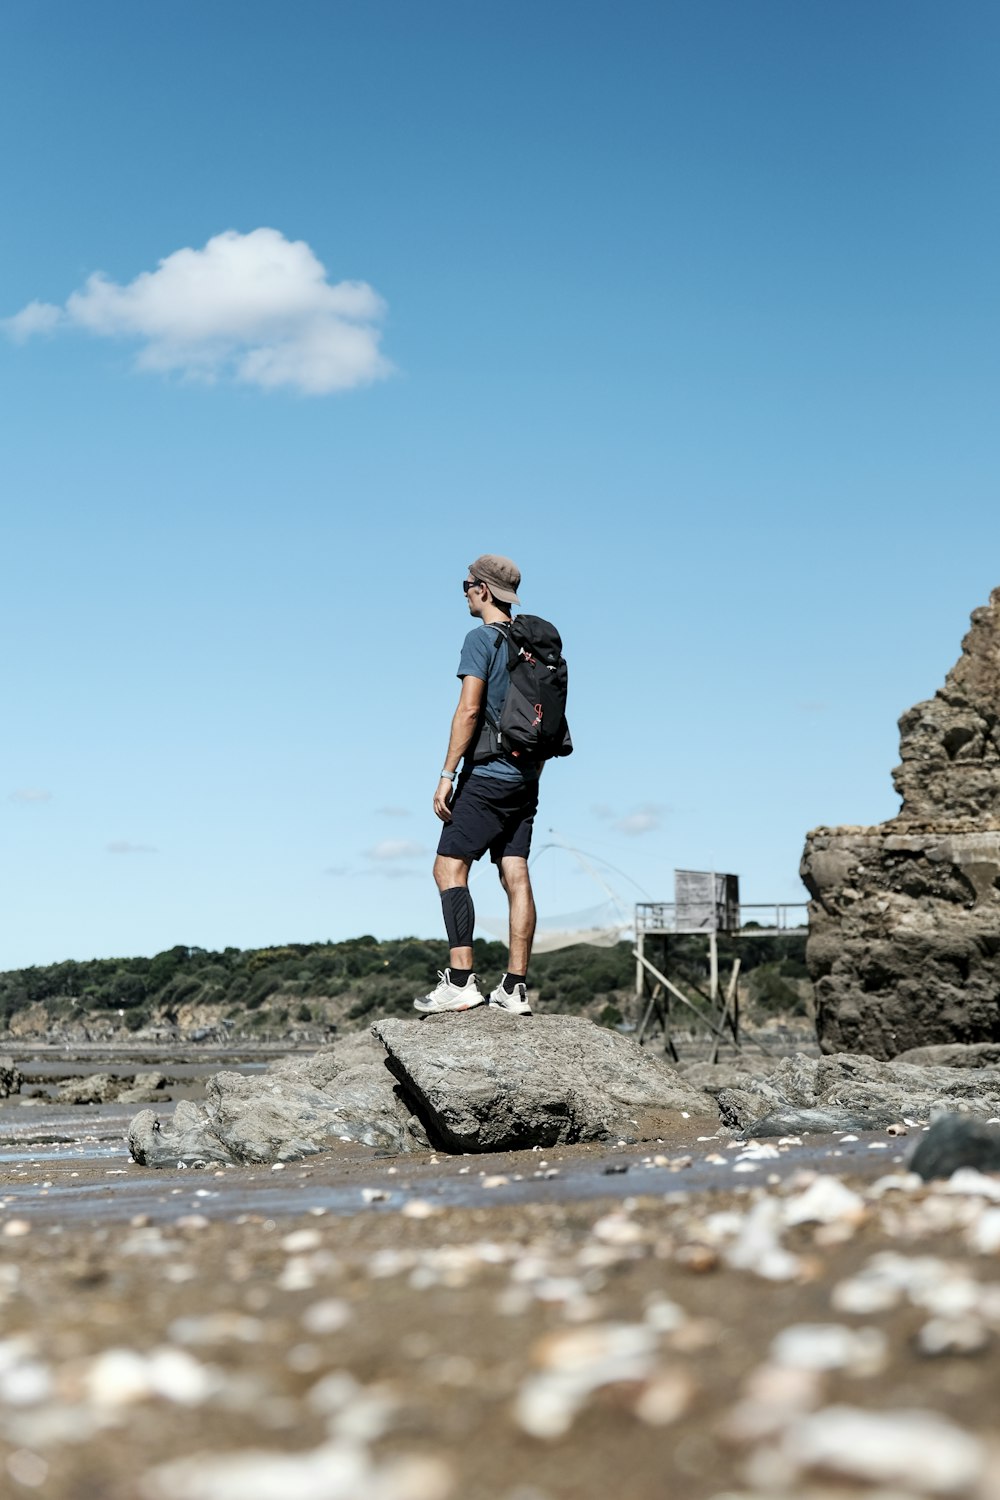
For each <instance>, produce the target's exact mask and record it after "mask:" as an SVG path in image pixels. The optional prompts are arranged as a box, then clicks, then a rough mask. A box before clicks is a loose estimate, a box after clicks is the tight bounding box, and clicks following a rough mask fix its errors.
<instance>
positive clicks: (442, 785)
mask: <svg viewBox="0 0 1000 1500" xmlns="http://www.w3.org/2000/svg"><path fill="white" fill-rule="evenodd" d="M454 790H455V788H454V785H453V784H452V782H450V781H449V780H448V778H447V776H442V777H441V780H440V781H439V782H438V785H437V791H436V792H435V793H434V811H435V812H436V813H437V815H438V817H439V818H440V819H441V822H442V823H450V822H451V809H450V807H449V803H450V802H451V798H452V793H453V792H454Z"/></svg>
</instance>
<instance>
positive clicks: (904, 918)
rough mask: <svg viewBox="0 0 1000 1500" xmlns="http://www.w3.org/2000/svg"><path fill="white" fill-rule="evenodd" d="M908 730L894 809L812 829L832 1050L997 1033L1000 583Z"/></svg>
mask: <svg viewBox="0 0 1000 1500" xmlns="http://www.w3.org/2000/svg"><path fill="white" fill-rule="evenodd" d="M899 731H900V759H901V764H900V765H899V766H897V768H896V770H895V771H894V772H893V782H894V784H895V787H896V790H897V791H898V792H899V794H900V796H901V797H902V799H903V802H902V807H901V808H900V811H899V813H898V814H897V815H896V817H894V818H891V819H890V820H889V821H888V822H887V823H882V824H880V825H879V826H878V827H876V828H818V829H816V830H814V831H813V832H812V833H810V834H809V835H808V837H807V839H806V847H805V852H804V854H803V858H802V871H801V872H802V878H803V880H804V881H805V884H806V886H807V887H808V890H809V893H810V896H811V897H812V901H811V903H810V908H809V942H808V944H807V948H806V962H807V964H808V966H809V971H810V974H811V976H812V980H813V983H814V985H815V987H816V1005H817V1017H816V1025H817V1031H818V1034H819V1040H820V1045H821V1047H822V1048H823V1050H824V1051H825V1052H842V1051H843V1052H868V1053H871V1054H872V1055H873V1056H875V1057H880V1058H888V1057H893V1056H895V1055H896V1053H898V1052H902V1051H904V1050H905V1049H906V1048H908V1047H916V1046H921V1045H924V1044H926V1043H932V1042H954V1041H959V1042H984V1041H998V1040H1000V589H995V590H994V591H993V593H992V595H991V596H990V602H989V604H988V605H987V606H986V607H985V608H983V609H977V610H976V611H975V613H974V614H973V616H972V628H971V630H970V631H969V633H968V635H967V636H966V637H965V640H964V641H963V642H962V655H961V657H960V659H959V660H958V662H957V663H956V664H955V666H954V667H953V668H952V670H951V671H950V672H949V673H948V675H947V677H946V679H945V682H944V686H943V687H942V688H941V689H940V690H939V691H938V692H937V693H936V694H935V696H934V697H933V698H932V699H930V700H929V701H928V702H926V703H918V704H916V705H915V707H913V708H911V709H908V710H907V712H906V713H904V714H903V716H902V718H901V719H900V721H899Z"/></svg>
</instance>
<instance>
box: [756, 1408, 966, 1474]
mask: <svg viewBox="0 0 1000 1500" xmlns="http://www.w3.org/2000/svg"><path fill="white" fill-rule="evenodd" d="M781 1452H782V1455H783V1456H784V1457H785V1458H786V1459H787V1460H788V1461H789V1462H790V1463H791V1465H792V1467H793V1469H797V1470H799V1471H802V1470H806V1471H808V1470H818V1471H820V1472H822V1473H830V1474H836V1475H841V1476H843V1477H844V1478H847V1479H855V1480H861V1481H863V1482H865V1483H869V1484H883V1485H891V1484H895V1485H909V1486H912V1488H913V1489H914V1490H915V1491H916V1492H917V1494H919V1495H954V1494H957V1493H960V1492H961V1491H962V1490H963V1489H966V1488H968V1487H969V1486H970V1485H972V1484H974V1483H975V1482H976V1481H977V1479H978V1478H979V1476H980V1474H981V1472H982V1470H983V1466H984V1462H985V1452H984V1449H983V1445H982V1443H981V1442H980V1441H979V1439H978V1438H976V1437H974V1436H973V1435H972V1434H971V1433H968V1432H963V1431H962V1429H961V1428H959V1427H956V1426H955V1424H954V1423H953V1422H950V1421H949V1420H948V1419H947V1418H946V1417H942V1416H941V1415H939V1413H937V1412H935V1411H920V1410H910V1411H864V1410H861V1409H860V1408H858V1407H852V1406H829V1407H826V1408H825V1409H823V1410H821V1411H818V1412H815V1413H813V1414H811V1415H807V1416H803V1417H799V1418H797V1419H795V1420H794V1421H793V1422H792V1423H791V1424H790V1425H789V1427H788V1428H787V1429H786V1431H785V1433H784V1437H783V1441H782V1444H781Z"/></svg>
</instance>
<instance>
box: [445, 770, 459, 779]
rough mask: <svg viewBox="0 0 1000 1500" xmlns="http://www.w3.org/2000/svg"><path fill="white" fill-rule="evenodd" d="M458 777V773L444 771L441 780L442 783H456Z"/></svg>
mask: <svg viewBox="0 0 1000 1500" xmlns="http://www.w3.org/2000/svg"><path fill="white" fill-rule="evenodd" d="M457 775H458V772H457V771H442V772H441V779H442V781H454V780H455V777H456V776H457Z"/></svg>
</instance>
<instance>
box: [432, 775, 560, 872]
mask: <svg viewBox="0 0 1000 1500" xmlns="http://www.w3.org/2000/svg"><path fill="white" fill-rule="evenodd" d="M537 810H538V781H537V779H535V780H532V781H514V780H512V779H506V778H504V777H500V776H469V777H468V778H467V779H466V780H464V781H460V782H459V783H458V787H457V790H456V792H455V795H454V797H453V798H452V801H451V822H450V823H446V824H445V825H444V828H443V830H442V832H441V837H440V839H439V840H438V846H437V852H438V853H439V854H444V855H447V857H448V858H449V859H469V860H476V859H479V858H480V856H481V855H483V854H485V853H486V851H487V849H488V850H489V851H490V858H491V859H492V861H493V863H494V864H495V865H498V864H499V863H500V861H501V860H502V859H509V858H512V857H514V858H519V859H527V857H528V854H529V852H530V850H531V830H532V826H533V824H534V821H535V813H536V812H537Z"/></svg>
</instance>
